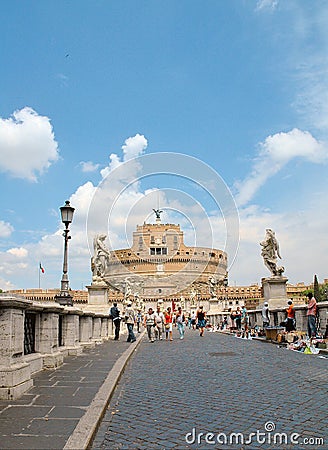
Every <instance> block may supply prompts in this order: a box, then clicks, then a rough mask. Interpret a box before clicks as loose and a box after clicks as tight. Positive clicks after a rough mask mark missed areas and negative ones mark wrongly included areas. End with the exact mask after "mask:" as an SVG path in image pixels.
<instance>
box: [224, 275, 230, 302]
mask: <svg viewBox="0 0 328 450" xmlns="http://www.w3.org/2000/svg"><path fill="white" fill-rule="evenodd" d="M228 284H229V281H228V275H226V276H225V277H224V278H223V286H224V292H225V302H224V303H225V305H224V309H228V291H227V287H228Z"/></svg>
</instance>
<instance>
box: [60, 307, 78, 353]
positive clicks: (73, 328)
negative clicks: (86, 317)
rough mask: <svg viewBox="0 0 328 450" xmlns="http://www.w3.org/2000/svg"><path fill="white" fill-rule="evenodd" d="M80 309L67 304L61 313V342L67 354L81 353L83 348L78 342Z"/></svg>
mask: <svg viewBox="0 0 328 450" xmlns="http://www.w3.org/2000/svg"><path fill="white" fill-rule="evenodd" d="M82 314H83V311H82V310H81V309H78V308H75V307H72V306H67V307H66V308H65V314H64V315H63V330H62V331H63V344H64V346H65V351H66V352H67V354H68V355H75V356H76V355H81V353H82V351H83V348H82V346H81V344H80V316H82Z"/></svg>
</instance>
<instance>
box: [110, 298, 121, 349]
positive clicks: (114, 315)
mask: <svg viewBox="0 0 328 450" xmlns="http://www.w3.org/2000/svg"><path fill="white" fill-rule="evenodd" d="M109 317H110V318H111V319H112V321H113V324H114V327H115V337H114V340H115V341H118V340H119V338H120V327H121V317H120V310H119V309H118V307H117V303H113V306H112V307H111V309H110V311H109Z"/></svg>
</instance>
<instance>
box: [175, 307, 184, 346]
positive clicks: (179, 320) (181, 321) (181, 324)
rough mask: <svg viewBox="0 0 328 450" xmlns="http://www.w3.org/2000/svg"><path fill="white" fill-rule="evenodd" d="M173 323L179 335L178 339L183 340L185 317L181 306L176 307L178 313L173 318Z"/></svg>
mask: <svg viewBox="0 0 328 450" xmlns="http://www.w3.org/2000/svg"><path fill="white" fill-rule="evenodd" d="M175 322H176V324H177V327H178V331H179V334H180V339H183V338H184V332H185V315H184V314H183V312H182V308H181V306H179V307H178V312H177V315H176V318H175Z"/></svg>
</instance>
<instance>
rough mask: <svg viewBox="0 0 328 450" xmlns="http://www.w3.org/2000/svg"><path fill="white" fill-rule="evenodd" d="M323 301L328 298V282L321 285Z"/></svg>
mask: <svg viewBox="0 0 328 450" xmlns="http://www.w3.org/2000/svg"><path fill="white" fill-rule="evenodd" d="M319 290H320V296H321V301H324V302H326V301H327V300H328V283H325V284H321V285H320V286H319Z"/></svg>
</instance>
